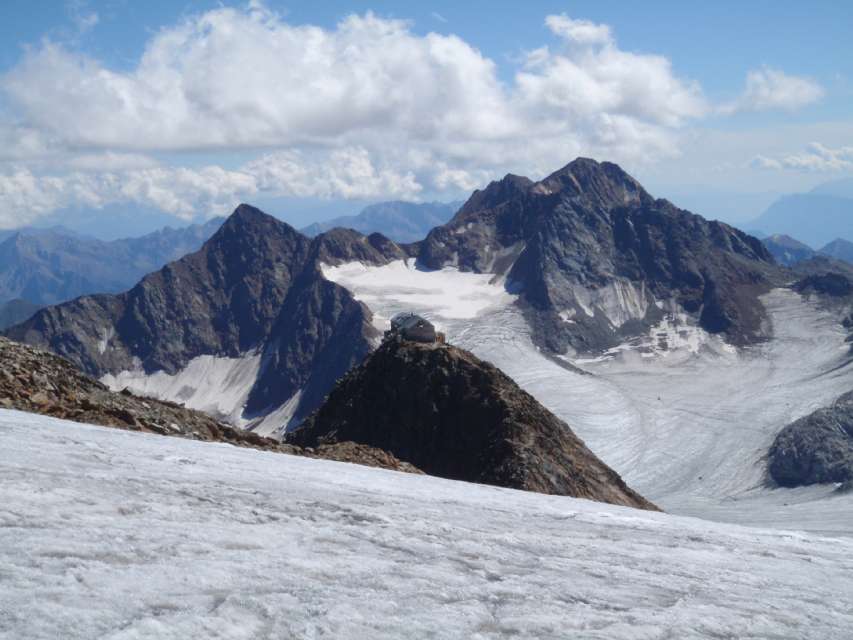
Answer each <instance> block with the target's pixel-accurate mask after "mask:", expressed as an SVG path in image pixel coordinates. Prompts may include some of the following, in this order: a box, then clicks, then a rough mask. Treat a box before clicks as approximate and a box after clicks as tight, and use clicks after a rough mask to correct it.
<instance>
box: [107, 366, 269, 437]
mask: <svg viewBox="0 0 853 640" xmlns="http://www.w3.org/2000/svg"><path fill="white" fill-rule="evenodd" d="M260 366H261V354H260V353H248V354H246V355H244V356H241V357H239V358H226V357H220V356H211V355H203V356H198V357H197V358H193V359H192V360H190V362H189V363H188V364H187V366H186V367H184V368H183V369H181V370H180V371H178V373H176V374H175V375H170V374H168V373H166V372H165V371H157V372H154V373H150V374H147V373H145V371H144V370H142V368H141V367H140V368H139V369H138V370H135V371H122V372H120V373H118V374H115V375H113V374H107V375H105V376H104V377H102V378H101V382H103V383H104V384H105V385H107V386H108V387H110V389H112V390H114V391H120V390H122V389H124V388H125V387H127V388H129V389H130V390H131V391H134V392H135V393H138V394H140V395H145V396H151V397H154V398H159V399H160V400H170V401H172V402H178V403H180V404H183V405H184V406H186V407H188V408H190V409H197V410H198V411H205V412H207V413H209V414H211V415H213V416H216V417H218V418H221V419H225V420H228V421H229V422H231V423H233V424H236V425H239V426H245V425H246V424H248V422H249V421H248V420H245V419H244V418H243V407H244V406H245V404H246V400H247V399H248V397H249V392H250V391H251V390H252V386H253V385H254V384H255V379H256V378H257V376H258V370H259V369H260Z"/></svg>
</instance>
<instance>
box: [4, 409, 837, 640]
mask: <svg viewBox="0 0 853 640" xmlns="http://www.w3.org/2000/svg"><path fill="white" fill-rule="evenodd" d="M850 602H853V540H851V539H848V538H826V537H821V536H819V535H816V534H809V533H796V532H786V531H780V530H775V529H758V528H746V527H742V526H739V525H733V524H724V523H714V522H708V521H703V520H699V519H695V518H689V517H679V516H672V515H666V514H661V513H650V512H645V511H636V510H632V509H628V508H623V507H615V506H611V505H604V504H600V503H594V502H589V501H585V500H577V499H572V498H565V497H557V496H544V495H539V494H533V493H525V492H520V491H513V490H508V489H500V488H495V487H488V486H482V485H474V484H466V483H462V482H453V481H449V480H442V479H438V478H432V477H427V476H415V475H408V474H400V473H395V472H391V471H385V470H380V469H371V468H366V467H359V466H355V465H348V464H343V463H336V462H328V461H321V460H310V459H305V458H297V457H292V456H286V455H281V454H275V453H267V452H260V451H255V450H249V449H240V448H237V447H232V446H229V445H224V444H209V443H199V442H193V441H189V440H181V439H177V438H165V437H161V436H155V435H148V434H140V433H132V432H124V431H118V430H113V429H108V428H103V427H93V426H87V425H80V424H76V423H70V422H64V421H60V420H56V419H51V418H45V417H41V416H34V415H29V414H22V413H16V412H11V411H0V638H3V639H4V640H20V639H24V638H26V639H27V640H41V639H51V640H53V639H56V638H63V639H67V640H73V639H76V638H81V639H82V638H85V639H87V640H88V639H90V638H104V639H109V640H131V639H133V640H143V639H155V638H156V639H158V640H163V639H170V638H174V639H180V640H184V639H185V638H217V639H247V640H248V639H250V638H251V639H258V638H270V639H272V638H330V637H331V638H412V639H416V638H475V639H486V638H504V637H507V638H508V637H515V638H608V639H618V638H631V639H637V638H664V637H669V638H777V639H781V638H797V639H803V638H815V639H826V638H844V637H848V636H849V633H850V629H853V610H851V608H850V606H849V603H850Z"/></svg>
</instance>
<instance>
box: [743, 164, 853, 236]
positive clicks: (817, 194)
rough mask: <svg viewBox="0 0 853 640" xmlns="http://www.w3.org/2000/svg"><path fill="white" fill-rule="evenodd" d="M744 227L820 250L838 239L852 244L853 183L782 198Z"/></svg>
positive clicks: (839, 183)
mask: <svg viewBox="0 0 853 640" xmlns="http://www.w3.org/2000/svg"><path fill="white" fill-rule="evenodd" d="M743 227H744V228H745V229H749V230H750V231H751V232H761V233H763V234H764V235H786V236H790V237H791V238H796V239H798V240H799V241H800V242H804V243H805V244H807V245H809V246H810V247H823V246H824V245H826V244H828V243H830V242H833V241H834V240H836V239H839V238H840V239H842V240H847V241H851V242H853V180H839V181H836V182H828V183H826V184H823V185H820V186H818V187H816V188H815V189H813V190H812V191H811V192H809V193H798V194H792V195H787V196H783V197H781V198H779V199H778V200H776V201H775V202H774V203H773V204H771V205H770V206H769V207H768V208H767V209H766V210H765V211H764V213H762V214H761V215H760V216H759V217H758V218H756V219H755V220H753V221H751V222H748V223H746V224H744V225H743Z"/></svg>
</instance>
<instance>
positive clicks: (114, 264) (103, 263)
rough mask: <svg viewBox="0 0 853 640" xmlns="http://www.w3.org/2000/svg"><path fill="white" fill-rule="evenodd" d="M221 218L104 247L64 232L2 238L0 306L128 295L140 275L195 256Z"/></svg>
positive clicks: (35, 232) (42, 231)
mask: <svg viewBox="0 0 853 640" xmlns="http://www.w3.org/2000/svg"><path fill="white" fill-rule="evenodd" d="M221 224H222V218H216V219H213V220H211V221H209V222H207V223H205V224H202V225H192V226H189V227H184V228H180V229H173V228H171V227H166V228H165V229H162V230H160V231H156V232H154V233H150V234H148V235H145V236H142V237H139V238H125V239H122V240H113V241H110V242H105V241H103V240H97V239H95V238H90V237H88V236H83V235H79V234H76V233H74V232H71V231H69V230H67V229H63V228H51V229H21V230H18V231H13V232H6V233H5V236H6V237H5V238H4V239H2V242H0V303H2V302H8V301H9V300H15V299H21V300H26V301H27V302H30V303H32V304H34V305H40V306H44V305H49V304H56V303H59V302H64V301H66V300H70V299H72V298H76V297H77V296H81V295H85V294H89V293H95V292H98V293H112V292H117V291H122V290H124V289H127V288H128V287H130V286H132V285H133V284H134V283H136V282H137V281H138V280H139V279H140V278H141V277H142V276H143V275H145V274H146V273H150V272H151V271H154V270H156V269H159V268H160V267H162V266H163V265H164V264H166V263H167V262H170V261H172V260H176V259H177V258H180V257H181V256H183V255H185V254H187V253H190V252H192V251H196V250H198V248H199V247H201V245H202V244H203V243H204V241H205V240H207V239H208V238H209V237H210V236H211V235H213V233H214V232H215V231H216V229H217V228H219V226H220V225H221Z"/></svg>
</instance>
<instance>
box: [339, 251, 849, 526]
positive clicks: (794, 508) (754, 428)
mask: <svg viewBox="0 0 853 640" xmlns="http://www.w3.org/2000/svg"><path fill="white" fill-rule="evenodd" d="M410 272H411V273H412V274H413V277H412V278H411V279H407V278H406V277H405V276H406V274H405V273H404V272H401V270H400V268H399V266H394V267H392V266H390V265H389V266H383V267H365V266H362V265H343V266H340V267H337V268H336V269H326V270H325V271H324V274H325V275H326V277H327V278H329V279H332V280H335V281H336V282H338V283H339V284H341V285H343V286H345V287H347V288H348V289H349V290H350V291H352V292H353V293H354V294H355V296H356V298H358V299H360V300H362V301H364V302H365V304H367V305H368V306H369V307H370V308H371V310H373V311H374V312H375V313H376V314H377V317H378V318H380V319H384V318H389V317H390V316H392V315H393V314H394V313H396V312H398V311H403V310H415V311H418V312H419V313H422V314H423V315H424V316H425V317H427V318H429V319H430V320H432V321H434V322H435V323H436V324H437V325H439V326H440V327H441V328H442V329H443V330H444V331H446V332H447V337H448V340H449V341H450V342H452V343H454V344H456V345H457V346H460V347H463V348H465V349H469V350H470V351H472V352H473V353H475V354H476V355H477V356H479V357H480V358H483V359H485V360H489V361H491V362H492V363H494V364H495V365H497V366H498V367H500V368H501V369H503V370H504V371H505V372H506V373H507V374H508V375H510V376H511V377H512V378H513V379H514V380H515V381H516V382H517V383H518V384H519V385H520V386H521V387H522V388H524V389H525V390H526V391H528V392H529V393H531V394H532V395H533V396H534V397H536V398H537V399H538V400H539V401H540V402H542V404H544V405H545V406H546V407H548V408H549V409H550V410H551V411H553V412H554V413H555V414H556V415H558V416H560V417H561V418H563V419H564V420H565V421H566V422H567V423H568V424H569V425H570V426H571V427H572V428H573V429H574V430H575V432H576V433H577V434H578V435H579V436H580V437H581V438H583V439H584V440H585V441H586V443H587V445H589V447H590V448H591V449H592V450H593V451H594V452H595V453H596V454H597V455H598V456H599V457H601V458H602V459H603V460H604V461H605V462H606V463H607V464H609V465H610V466H611V467H613V468H614V469H616V471H618V472H619V473H620V474H621V475H622V476H623V478H624V479H625V481H626V482H627V483H628V484H629V485H630V486H631V487H632V488H634V489H636V490H637V491H639V492H640V493H642V494H643V495H644V496H646V497H647V498H649V499H651V500H652V501H654V502H655V503H657V504H658V505H660V506H661V507H663V508H664V509H665V510H667V511H670V512H672V513H679V514H686V515H695V516H700V517H705V518H711V519H716V520H722V521H728V522H739V523H742V524H755V525H761V526H777V527H782V528H788V527H795V528H802V529H808V530H813V531H818V532H824V533H830V532H836V533H845V534H848V535H853V494H848V495H846V496H842V495H838V494H837V493H836V492H835V487H833V486H824V487H811V488H807V489H797V490H791V489H768V488H766V487H765V476H764V474H765V466H766V465H765V461H764V456H765V454H766V452H767V449H768V447H769V445H770V443H771V442H772V440H773V438H774V437H775V435H776V433H778V431H779V430H781V429H782V427H784V426H785V425H786V424H788V423H789V422H791V421H793V420H794V419H796V418H798V417H800V416H803V415H805V414H807V413H810V412H811V411H813V410H814V409H816V408H818V407H821V406H825V405H827V404H829V403H830V402H831V401H832V400H834V399H835V398H836V397H837V396H839V395H841V394H842V393H844V392H845V391H849V390H850V389H851V388H853V365H851V363H850V358H849V355H848V350H849V345H847V344H845V342H844V338H845V335H844V332H843V331H842V329H841V327H840V326H839V325H838V323H837V322H836V321H835V320H834V319H833V318H832V317H831V316H830V315H829V314H827V313H825V312H823V311H821V310H819V309H818V308H817V307H816V306H814V305H813V304H811V303H809V302H808V301H806V300H804V299H802V298H801V297H800V296H799V295H797V294H795V293H792V292H790V291H787V290H776V291H773V292H771V293H770V294H768V295H767V296H765V298H764V303H765V306H766V307H767V309H768V312H769V315H770V317H771V319H772V321H773V329H774V339H773V340H771V341H769V342H768V343H766V344H763V345H760V346H757V347H754V348H751V349H747V350H742V351H740V352H738V351H736V350H734V349H733V348H731V347H730V346H728V345H726V344H724V343H723V342H722V341H721V340H719V339H718V338H714V337H712V336H709V335H708V334H707V333H705V332H704V331H702V330H701V329H700V328H698V327H696V326H690V325H687V324H685V320H686V319H685V317H684V316H682V317H680V318H679V317H678V315H677V314H672V315H671V316H670V317H668V318H667V319H666V320H664V321H663V322H662V323H661V325H660V326H659V327H658V328H656V329H655V330H653V331H652V332H651V333H650V335H649V336H647V337H646V338H645V339H643V340H636V341H634V342H633V343H632V344H629V345H623V346H621V347H620V348H617V349H614V350H613V351H612V352H610V353H608V354H604V355H603V356H602V357H599V358H587V359H572V358H567V359H566V360H567V362H568V363H569V364H571V365H573V366H575V367H579V368H580V369H582V370H583V372H585V373H587V374H592V375H584V374H583V373H579V372H578V371H577V369H575V370H572V368H567V367H565V366H562V365H561V362H560V360H559V359H555V358H549V357H546V356H545V355H544V354H542V353H541V352H540V351H539V350H538V348H537V347H536V346H535V345H534V344H533V343H532V341H531V338H530V331H529V328H528V326H527V324H526V322H525V320H524V318H523V317H522V316H521V314H520V312H519V311H518V310H517V309H516V308H515V307H514V306H513V305H512V304H511V302H512V299H513V297H512V296H510V295H508V294H507V293H506V291H505V288H504V287H503V285H502V284H501V283H499V282H494V283H490V282H489V278H491V276H488V275H485V276H484V275H478V274H471V273H463V272H459V271H456V270H454V269H449V268H448V269H444V270H442V271H436V272H428V271H417V270H415V269H414V268H413V267H412V268H410ZM475 285H476V286H475ZM488 289H491V290H492V291H491V293H489V292H488ZM472 291H476V292H477V299H478V300H482V301H488V304H486V303H484V304H481V305H479V306H478V308H477V309H476V312H475V315H474V316H473V317H472V315H471V314H470V313H466V312H465V311H466V307H465V306H464V305H465V304H467V301H468V297H469V296H470V295H472V294H470V293H468V292H472ZM380 293H381V295H380ZM437 300H438V301H440V302H439V303H436V301H437ZM659 304H661V306H662V308H666V303H665V302H659ZM569 320H570V319H569ZM385 328H387V327H385ZM661 338H664V340H662V339H661ZM662 342H665V343H667V344H668V345H669V347H670V348H669V349H662V348H660V344H661V343H662Z"/></svg>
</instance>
